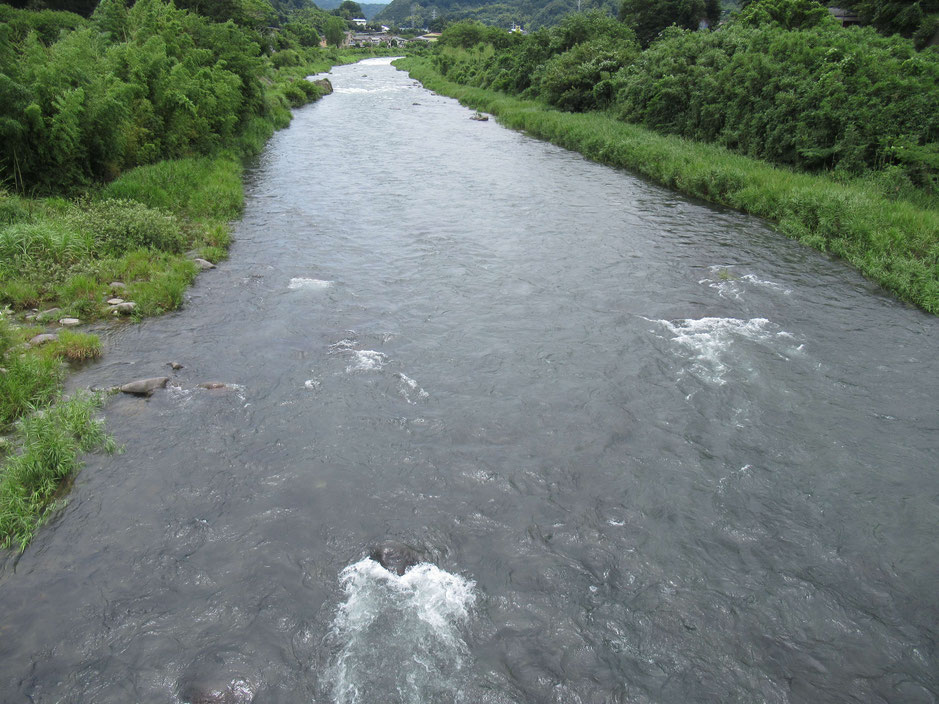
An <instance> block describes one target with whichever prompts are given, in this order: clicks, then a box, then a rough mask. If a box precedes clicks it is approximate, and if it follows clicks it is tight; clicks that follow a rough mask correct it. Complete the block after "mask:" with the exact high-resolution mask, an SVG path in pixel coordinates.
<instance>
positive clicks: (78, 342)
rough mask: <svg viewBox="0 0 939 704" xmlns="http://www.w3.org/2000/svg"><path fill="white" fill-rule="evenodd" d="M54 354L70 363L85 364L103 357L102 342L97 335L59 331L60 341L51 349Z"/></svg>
mask: <svg viewBox="0 0 939 704" xmlns="http://www.w3.org/2000/svg"><path fill="white" fill-rule="evenodd" d="M49 350H50V352H51V353H52V354H54V355H55V356H57V357H60V358H62V359H67V360H69V361H70V362H84V361H87V360H89V359H97V358H98V357H100V356H101V340H100V339H99V338H98V336H97V335H92V334H89V333H83V332H73V331H72V330H61V331H59V339H58V341H57V342H55V343H54V344H53V345H51V346H50V347H49Z"/></svg>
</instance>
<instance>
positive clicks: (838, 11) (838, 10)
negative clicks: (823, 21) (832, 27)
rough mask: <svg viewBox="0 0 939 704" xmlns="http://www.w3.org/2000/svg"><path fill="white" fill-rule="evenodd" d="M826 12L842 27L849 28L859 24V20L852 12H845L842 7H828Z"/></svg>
mask: <svg viewBox="0 0 939 704" xmlns="http://www.w3.org/2000/svg"><path fill="white" fill-rule="evenodd" d="M828 11H829V12H830V13H831V16H832V17H834V18H835V19H836V20H838V22H840V23H841V26H842V27H851V26H852V25H856V24H861V18H860V17H858V16H857V13H856V12H855V11H854V10H845V9H844V8H843V7H829V8H828Z"/></svg>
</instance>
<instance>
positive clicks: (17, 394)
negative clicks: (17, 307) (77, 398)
mask: <svg viewBox="0 0 939 704" xmlns="http://www.w3.org/2000/svg"><path fill="white" fill-rule="evenodd" d="M23 337H24V334H23V330H22V329H21V328H16V327H14V326H12V325H11V324H10V322H9V320H8V318H7V315H5V314H0V433H4V432H6V431H7V430H9V429H10V427H11V426H12V425H13V424H14V423H15V422H16V421H17V420H18V419H20V418H22V417H23V416H25V415H26V414H28V413H31V412H32V411H34V410H36V409H37V408H42V407H44V406H46V405H48V404H49V403H51V402H52V401H54V400H55V399H56V398H57V397H58V394H59V384H60V383H61V381H62V376H63V371H62V365H61V364H60V363H59V361H58V360H57V359H52V358H47V357H44V356H40V355H36V354H31V353H24V352H23V351H22V350H21V349H20V345H21V344H22V341H23Z"/></svg>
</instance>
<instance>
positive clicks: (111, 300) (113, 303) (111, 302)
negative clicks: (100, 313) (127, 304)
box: [108, 298, 124, 306]
mask: <svg viewBox="0 0 939 704" xmlns="http://www.w3.org/2000/svg"><path fill="white" fill-rule="evenodd" d="M123 302H124V299H123V298H109V299H108V305H109V306H116V305H118V304H119V303H123Z"/></svg>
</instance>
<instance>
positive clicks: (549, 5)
mask: <svg viewBox="0 0 939 704" xmlns="http://www.w3.org/2000/svg"><path fill="white" fill-rule="evenodd" d="M618 5H619V3H618V2H617V0H580V2H578V0H549V1H548V2H545V0H435V1H434V2H432V3H430V2H427V3H415V2H413V1H412V0H392V2H391V3H390V4H389V5H387V6H386V7H385V8H384V9H383V10H382V11H381V12H379V13H378V14H377V15H376V16H375V20H376V21H379V22H383V23H385V24H388V25H392V24H396V25H400V26H402V27H405V26H407V27H430V25H431V24H432V22H433V16H434V11H435V10H436V13H437V18H438V20H447V21H449V22H459V21H463V20H475V21H478V22H483V23H485V24H487V25H492V26H494V27H499V28H501V29H502V30H503V31H505V30H507V29H509V27H511V26H512V24H513V23H514V24H518V25H522V26H524V27H525V29H528V30H535V29H541V28H545V27H553V26H555V25H557V24H558V23H560V22H561V21H562V20H563V19H564V18H565V17H566V16H567V15H570V14H572V13H576V12H578V11H579V10H581V9H582V10H584V11H589V10H597V11H599V12H600V13H601V14H603V15H606V16H615V15H616V12H617V10H618Z"/></svg>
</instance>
